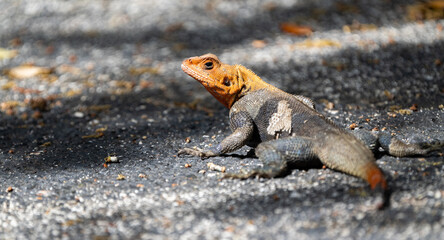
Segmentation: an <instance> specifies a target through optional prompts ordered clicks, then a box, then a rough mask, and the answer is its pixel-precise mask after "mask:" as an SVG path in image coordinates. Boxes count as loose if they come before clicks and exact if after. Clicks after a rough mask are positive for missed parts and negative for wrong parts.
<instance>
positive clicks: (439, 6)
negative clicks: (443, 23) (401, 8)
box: [407, 0, 444, 21]
mask: <svg viewBox="0 0 444 240" xmlns="http://www.w3.org/2000/svg"><path fill="white" fill-rule="evenodd" d="M407 17H408V18H409V19H410V20H415V21H416V20H425V19H442V18H444V0H432V1H428V2H424V3H417V4H412V5H409V6H407Z"/></svg>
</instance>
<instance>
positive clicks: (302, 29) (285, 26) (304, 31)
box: [280, 22, 313, 36]
mask: <svg viewBox="0 0 444 240" xmlns="http://www.w3.org/2000/svg"><path fill="white" fill-rule="evenodd" d="M280 27H281V30H282V31H283V32H286V33H289V34H293V35H297V36H310V35H311V34H313V30H311V28H310V27H307V26H301V25H296V24H294V23H288V22H287V23H281V25H280Z"/></svg>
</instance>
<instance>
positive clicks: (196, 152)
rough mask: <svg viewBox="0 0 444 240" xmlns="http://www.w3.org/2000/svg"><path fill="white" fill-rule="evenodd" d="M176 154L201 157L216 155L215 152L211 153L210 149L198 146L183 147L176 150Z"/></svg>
mask: <svg viewBox="0 0 444 240" xmlns="http://www.w3.org/2000/svg"><path fill="white" fill-rule="evenodd" d="M177 155H191V156H196V157H201V158H207V157H213V156H216V154H215V153H213V152H212V151H210V150H203V149H200V148H183V149H181V150H179V152H177Z"/></svg>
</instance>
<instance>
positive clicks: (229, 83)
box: [224, 77, 231, 87]
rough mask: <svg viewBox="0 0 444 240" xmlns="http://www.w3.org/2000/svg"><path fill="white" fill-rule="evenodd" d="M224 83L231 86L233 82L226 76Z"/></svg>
mask: <svg viewBox="0 0 444 240" xmlns="http://www.w3.org/2000/svg"><path fill="white" fill-rule="evenodd" d="M224 85H225V86H227V87H229V86H231V82H230V80H229V79H228V78H227V77H224Z"/></svg>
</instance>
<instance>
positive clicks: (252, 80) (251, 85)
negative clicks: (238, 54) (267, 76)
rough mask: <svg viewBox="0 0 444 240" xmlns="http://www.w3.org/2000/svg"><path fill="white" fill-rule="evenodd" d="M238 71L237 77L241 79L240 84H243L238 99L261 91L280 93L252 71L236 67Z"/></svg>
mask: <svg viewBox="0 0 444 240" xmlns="http://www.w3.org/2000/svg"><path fill="white" fill-rule="evenodd" d="M235 68H236V69H237V75H238V77H239V82H242V83H243V86H242V91H241V92H240V93H239V96H238V99H239V98H241V97H242V96H245V95H247V94H248V93H251V92H255V91H257V90H261V89H267V90H270V91H280V90H279V89H278V88H276V87H275V86H273V85H271V84H268V83H266V82H264V81H263V80H262V79H261V78H260V77H259V76H257V75H256V74H255V73H254V72H253V71H251V70H250V69H248V68H246V67H244V66H242V65H235Z"/></svg>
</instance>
